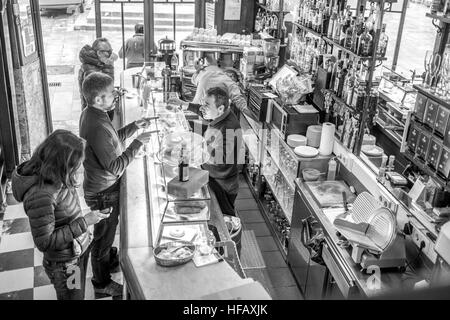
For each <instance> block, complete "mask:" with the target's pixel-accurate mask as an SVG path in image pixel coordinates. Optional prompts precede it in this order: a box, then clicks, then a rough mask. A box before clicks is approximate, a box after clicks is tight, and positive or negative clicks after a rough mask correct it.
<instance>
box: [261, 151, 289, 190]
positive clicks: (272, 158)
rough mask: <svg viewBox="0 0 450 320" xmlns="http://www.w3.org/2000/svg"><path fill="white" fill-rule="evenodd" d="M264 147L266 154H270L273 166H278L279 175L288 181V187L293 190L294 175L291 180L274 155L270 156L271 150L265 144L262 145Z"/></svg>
mask: <svg viewBox="0 0 450 320" xmlns="http://www.w3.org/2000/svg"><path fill="white" fill-rule="evenodd" d="M264 149H265V150H266V152H267V154H268V155H269V156H270V159H271V160H272V162H273V163H274V164H275V166H276V167H277V168H278V170H280V172H281V175H282V176H283V179H284V180H285V181H286V182H287V183H288V185H289V188H291V189H293V190H295V184H294V179H295V178H296V177H295V178H294V177H292V181H291V179H290V178H289V175H288V174H286V172H285V171H284V170H283V169H282V168H281V166H280V164H279V163H278V161H277V160H275V158H274V157H272V154H271V152H270V151H269V148H268V147H267V145H265V146H264Z"/></svg>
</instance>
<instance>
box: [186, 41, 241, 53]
mask: <svg viewBox="0 0 450 320" xmlns="http://www.w3.org/2000/svg"><path fill="white" fill-rule="evenodd" d="M180 47H181V48H182V49H183V50H189V49H190V47H193V48H192V50H195V51H209V52H210V51H217V52H239V53H241V52H244V47H241V46H238V45H234V44H225V43H217V42H202V41H191V40H183V41H181V43H180Z"/></svg>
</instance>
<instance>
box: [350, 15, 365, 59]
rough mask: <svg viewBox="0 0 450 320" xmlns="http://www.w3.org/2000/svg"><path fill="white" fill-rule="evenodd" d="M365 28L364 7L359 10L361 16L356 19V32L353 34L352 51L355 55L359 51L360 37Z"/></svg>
mask: <svg viewBox="0 0 450 320" xmlns="http://www.w3.org/2000/svg"><path fill="white" fill-rule="evenodd" d="M363 27H364V6H361V7H360V8H359V15H358V17H357V18H356V23H355V30H354V32H353V38H352V48H351V50H352V51H353V52H355V53H356V52H357V51H358V47H359V46H358V44H359V36H360V35H361V34H362V32H363Z"/></svg>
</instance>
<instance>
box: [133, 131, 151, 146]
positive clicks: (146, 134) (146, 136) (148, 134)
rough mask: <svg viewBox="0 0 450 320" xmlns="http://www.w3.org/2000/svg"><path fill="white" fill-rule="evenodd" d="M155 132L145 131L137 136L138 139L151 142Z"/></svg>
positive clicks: (144, 142)
mask: <svg viewBox="0 0 450 320" xmlns="http://www.w3.org/2000/svg"><path fill="white" fill-rule="evenodd" d="M152 133H153V132H144V133H141V134H140V135H138V136H137V138H136V140H138V141H140V142H142V143H143V144H146V143H149V142H150V139H151V137H152Z"/></svg>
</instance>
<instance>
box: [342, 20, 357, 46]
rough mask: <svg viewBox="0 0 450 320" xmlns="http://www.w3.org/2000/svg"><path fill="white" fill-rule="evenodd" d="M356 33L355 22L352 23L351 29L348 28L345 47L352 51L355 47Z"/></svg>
mask: <svg viewBox="0 0 450 320" xmlns="http://www.w3.org/2000/svg"><path fill="white" fill-rule="evenodd" d="M354 32H355V21H352V22H351V25H350V27H348V28H347V31H346V37H345V45H344V47H345V48H347V49H350V50H351V48H352V46H353V43H352V41H353V33H354Z"/></svg>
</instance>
